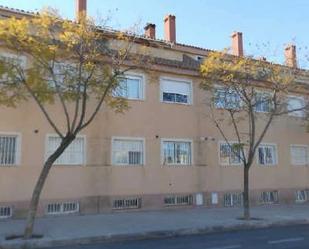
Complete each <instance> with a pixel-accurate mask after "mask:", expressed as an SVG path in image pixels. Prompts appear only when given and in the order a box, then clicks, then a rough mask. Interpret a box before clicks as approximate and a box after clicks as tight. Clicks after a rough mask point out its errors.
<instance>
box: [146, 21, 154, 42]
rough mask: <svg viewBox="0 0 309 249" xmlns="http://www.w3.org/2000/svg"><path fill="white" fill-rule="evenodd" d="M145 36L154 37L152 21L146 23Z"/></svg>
mask: <svg viewBox="0 0 309 249" xmlns="http://www.w3.org/2000/svg"><path fill="white" fill-rule="evenodd" d="M144 30H145V36H146V37H147V38H150V39H156V25H155V24H153V23H147V24H146V26H145V28H144Z"/></svg>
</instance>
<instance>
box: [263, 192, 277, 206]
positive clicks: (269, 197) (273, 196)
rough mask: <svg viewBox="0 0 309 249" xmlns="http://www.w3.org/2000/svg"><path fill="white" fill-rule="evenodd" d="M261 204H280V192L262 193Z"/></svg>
mask: <svg viewBox="0 0 309 249" xmlns="http://www.w3.org/2000/svg"><path fill="white" fill-rule="evenodd" d="M261 202H262V203H264V204H272V203H278V202H279V198H278V191H266V192H262V193H261Z"/></svg>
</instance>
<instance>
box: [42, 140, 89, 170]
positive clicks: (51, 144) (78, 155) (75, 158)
mask: <svg viewBox="0 0 309 249" xmlns="http://www.w3.org/2000/svg"><path fill="white" fill-rule="evenodd" d="M60 143H61V138H60V137H57V136H48V139H47V157H49V156H50V155H51V154H52V153H54V152H55V150H56V149H57V148H58V146H59V145H60ZM84 163H85V138H84V137H76V138H75V140H74V141H73V142H72V143H71V144H70V145H69V146H68V147H67V148H66V149H65V151H64V152H63V153H62V155H61V156H60V157H59V158H58V159H57V160H56V162H55V163H54V165H83V164H84Z"/></svg>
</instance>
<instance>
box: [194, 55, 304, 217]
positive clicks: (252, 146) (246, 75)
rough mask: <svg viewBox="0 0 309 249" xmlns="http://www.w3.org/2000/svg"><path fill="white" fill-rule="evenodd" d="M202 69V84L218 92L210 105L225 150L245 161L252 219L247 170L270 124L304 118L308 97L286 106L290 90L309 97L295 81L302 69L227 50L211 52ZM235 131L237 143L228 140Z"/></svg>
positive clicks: (246, 192)
mask: <svg viewBox="0 0 309 249" xmlns="http://www.w3.org/2000/svg"><path fill="white" fill-rule="evenodd" d="M200 72H201V75H202V77H203V81H202V83H201V85H200V87H201V88H202V89H204V90H212V91H213V93H214V95H213V99H212V101H210V102H209V103H207V105H208V107H209V109H210V115H209V117H210V120H211V121H212V122H213V124H214V125H215V127H216V128H217V130H218V131H219V133H220V135H221V136H222V137H223V139H224V141H225V143H226V145H227V146H226V147H225V148H223V153H228V154H230V155H231V156H232V157H233V158H234V160H235V161H236V162H239V163H241V164H242V165H243V173H244V178H243V206H244V219H246V220H248V219H250V203H249V170H250V168H251V166H252V165H253V160H254V156H255V154H256V152H257V150H258V147H259V145H260V144H261V142H262V141H263V138H264V137H265V135H266V133H267V131H268V130H269V127H270V126H271V124H272V123H273V121H274V119H275V118H277V117H279V116H283V115H286V114H288V113H293V114H294V115H298V116H303V118H304V119H305V115H304V114H305V112H306V110H307V109H308V104H305V101H301V102H302V103H301V104H300V105H297V106H295V105H294V106H291V105H289V104H288V101H289V97H288V96H289V94H290V93H293V95H295V94H300V95H302V96H304V94H305V95H306V87H305V86H304V84H301V83H299V82H297V76H298V75H299V74H301V70H297V69H293V68H288V67H285V66H282V65H278V64H273V63H270V62H267V61H265V60H256V59H252V58H247V57H237V56H231V55H228V54H227V53H226V51H224V52H210V53H209V54H208V56H207V57H206V59H205V60H204V62H203V63H202V65H201V67H200ZM216 84H218V85H216ZM231 129H232V130H231ZM231 132H232V133H233V135H232V136H233V137H236V143H232V142H230V137H231ZM266 153H269V152H267V151H266ZM261 154H262V152H261ZM266 157H267V155H266ZM261 160H262V162H263V160H264V163H267V162H265V160H266V161H267V160H273V159H271V158H261Z"/></svg>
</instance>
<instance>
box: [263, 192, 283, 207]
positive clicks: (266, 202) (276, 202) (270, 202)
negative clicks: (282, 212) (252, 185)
mask: <svg viewBox="0 0 309 249" xmlns="http://www.w3.org/2000/svg"><path fill="white" fill-rule="evenodd" d="M263 193H266V194H267V195H269V196H271V193H276V197H277V200H274V201H265V200H263V198H262V197H263ZM260 202H261V204H266V205H267V204H278V203H279V191H278V190H270V191H262V192H261V193H260Z"/></svg>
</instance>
